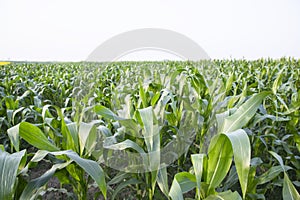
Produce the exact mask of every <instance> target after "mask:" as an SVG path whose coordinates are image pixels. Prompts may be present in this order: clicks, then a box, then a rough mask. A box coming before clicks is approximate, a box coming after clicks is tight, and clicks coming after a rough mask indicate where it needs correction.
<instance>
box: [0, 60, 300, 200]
mask: <svg viewBox="0 0 300 200" xmlns="http://www.w3.org/2000/svg"><path fill="white" fill-rule="evenodd" d="M299 77H300V61H299V60H296V59H293V58H282V59H278V60H273V59H259V60H255V61H247V60H210V61H200V62H189V61H186V62H169V61H168V62H119V63H84V62H82V63H14V62H12V63H10V64H8V65H3V66H1V70H0V80H1V81H0V100H1V104H0V127H1V129H0V160H1V162H0V166H1V168H0V173H2V174H0V176H1V177H2V178H1V179H0V182H1V181H2V182H1V187H0V188H1V189H0V199H20V198H21V199H29V198H32V199H34V198H41V197H40V196H41V195H43V194H45V192H47V191H48V192H53V191H62V190H60V189H64V190H65V191H67V190H68V192H69V193H74V195H73V196H72V197H73V198H78V199H86V198H87V196H88V194H87V192H88V191H89V188H90V187H96V188H98V189H97V191H96V192H95V194H94V197H95V198H96V197H97V196H99V195H101V196H102V197H100V198H108V199H170V198H171V199H189V198H192V199H276V198H278V199H299V192H298V191H299V189H300V184H299V180H300V154H299V152H300V134H299V133H300V120H299V119H300V117H299V116H300V111H299V110H300V109H299V108H300V89H299V88H300V79H299ZM25 152H26V153H25ZM168 152H169V153H168ZM269 152H270V153H269ZM118 156H120V157H118ZM120 161H122V163H120ZM42 162H46V163H48V165H49V169H48V170H46V172H44V173H43V174H42V175H41V176H40V177H38V178H36V179H31V178H30V174H31V173H32V170H38V169H39V167H40V166H41V163H42ZM278 162H279V164H278ZM8 166H10V167H8ZM134 170H136V171H135V172H133V171H134ZM54 176H56V177H58V180H59V181H60V187H61V188H51V187H50V186H49V185H48V184H47V183H48V181H49V180H50V179H51V178H52V177H54ZM2 186H3V187H2ZM70 186H71V188H72V189H71V190H70V189H68V188H70ZM42 198H43V197H42Z"/></svg>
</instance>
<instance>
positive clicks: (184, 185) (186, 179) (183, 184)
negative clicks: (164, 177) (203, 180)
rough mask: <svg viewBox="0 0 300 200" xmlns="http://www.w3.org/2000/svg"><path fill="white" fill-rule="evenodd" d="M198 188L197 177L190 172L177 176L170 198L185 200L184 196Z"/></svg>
mask: <svg viewBox="0 0 300 200" xmlns="http://www.w3.org/2000/svg"><path fill="white" fill-rule="evenodd" d="M195 187H196V177H195V176H194V175H192V174H190V173H188V172H180V173H178V174H176V175H175V177H174V179H173V183H172V185H171V189H170V192H169V196H170V197H171V199H172V200H183V194H184V193H186V192H188V191H191V190H192V189H194V188H195Z"/></svg>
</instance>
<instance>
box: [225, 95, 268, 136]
mask: <svg viewBox="0 0 300 200" xmlns="http://www.w3.org/2000/svg"><path fill="white" fill-rule="evenodd" d="M269 94H270V92H261V93H259V94H256V95H254V96H252V97H251V98H250V99H249V100H247V101H246V102H245V103H244V104H242V105H241V106H240V107H239V108H238V109H237V111H236V112H235V113H234V114H233V115H230V116H228V117H226V118H225V119H224V122H223V124H219V127H221V128H220V129H219V130H220V132H221V133H229V132H232V131H235V130H237V129H240V128H243V127H244V126H245V125H246V124H247V123H248V122H249V120H250V119H251V118H252V117H253V116H254V115H255V113H256V110H257V108H258V107H259V105H260V104H261V102H262V100H263V99H264V98H266V96H268V95H269Z"/></svg>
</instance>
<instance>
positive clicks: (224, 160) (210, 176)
mask: <svg viewBox="0 0 300 200" xmlns="http://www.w3.org/2000/svg"><path fill="white" fill-rule="evenodd" d="M232 156H233V151H232V147H231V143H230V140H229V139H228V138H227V137H226V136H225V135H224V134H219V135H216V136H214V137H213V138H212V141H211V143H210V145H209V149H208V163H207V165H208V169H207V177H206V183H207V184H208V185H209V186H208V187H209V188H208V193H209V194H210V193H211V192H213V190H214V189H215V188H216V187H217V186H219V185H220V184H221V182H222V181H223V179H224V178H225V176H226V174H227V173H228V171H229V169H230V166H231V163H232Z"/></svg>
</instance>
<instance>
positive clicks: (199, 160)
mask: <svg viewBox="0 0 300 200" xmlns="http://www.w3.org/2000/svg"><path fill="white" fill-rule="evenodd" d="M205 156H206V155H205V154H193V155H191V159H192V163H193V167H194V171H195V176H196V181H197V195H198V199H200V191H201V179H202V173H203V162H204V158H205Z"/></svg>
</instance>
